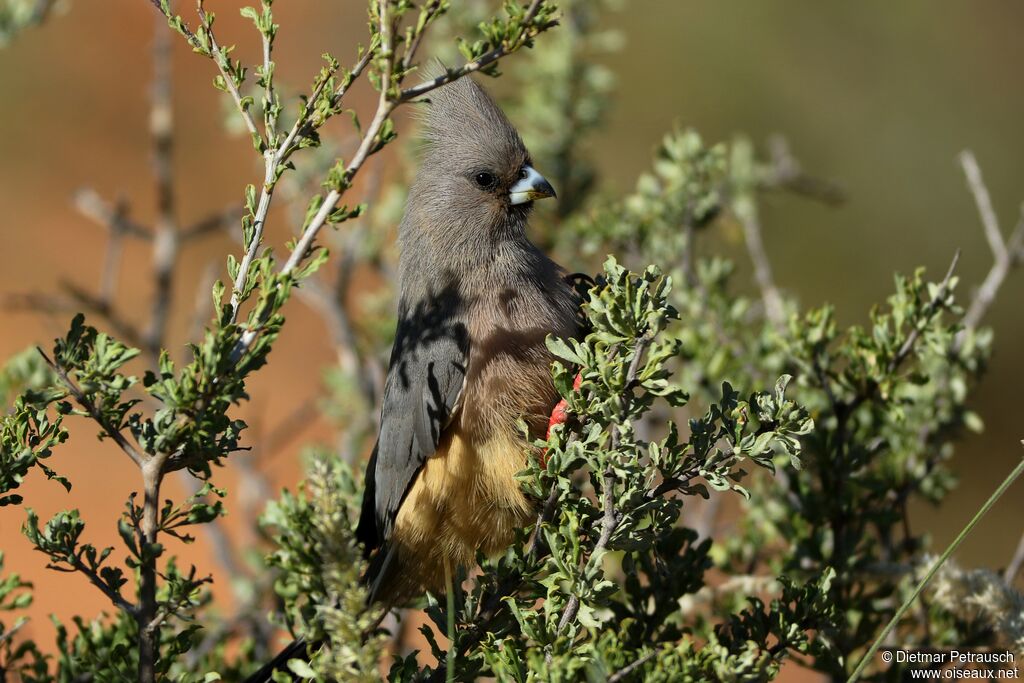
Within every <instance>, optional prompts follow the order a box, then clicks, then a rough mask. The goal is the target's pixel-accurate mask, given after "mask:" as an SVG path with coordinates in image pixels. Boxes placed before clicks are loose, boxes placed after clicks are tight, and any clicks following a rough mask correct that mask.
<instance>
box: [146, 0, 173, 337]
mask: <svg viewBox="0 0 1024 683" xmlns="http://www.w3.org/2000/svg"><path fill="white" fill-rule="evenodd" d="M156 21H157V25H156V27H155V30H154V36H153V83H152V86H151V87H152V92H151V94H150V98H151V99H150V112H149V133H150V138H151V140H152V145H153V178H154V181H155V186H156V231H155V239H154V240H153V271H154V281H155V287H154V292H153V303H152V313H151V317H150V322H149V328H148V330H147V332H146V339H145V341H146V347H147V350H148V351H149V353H150V355H151V356H154V357H155V356H156V355H158V354H159V353H160V347H161V345H162V344H163V343H164V338H165V336H166V334H167V318H168V315H169V313H170V308H171V302H172V296H173V277H174V267H175V265H176V263H177V260H178V245H179V237H178V229H177V224H176V221H175V218H174V174H173V168H172V162H173V159H172V153H173V150H174V109H173V103H172V101H171V34H170V31H167V30H165V28H164V26H163V23H164V22H163V18H162V17H157V18H156Z"/></svg>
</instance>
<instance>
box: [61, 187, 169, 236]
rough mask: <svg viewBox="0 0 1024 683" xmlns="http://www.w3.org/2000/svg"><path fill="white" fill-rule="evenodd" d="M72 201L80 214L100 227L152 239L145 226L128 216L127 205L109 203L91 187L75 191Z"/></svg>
mask: <svg viewBox="0 0 1024 683" xmlns="http://www.w3.org/2000/svg"><path fill="white" fill-rule="evenodd" d="M72 202H73V204H74V206H75V208H76V209H78V212H79V213H80V214H82V215H83V216H85V217H86V218H88V219H90V220H91V221H93V222H94V223H96V224H97V225H100V226H101V227H104V228H106V229H108V230H111V231H113V230H116V231H117V232H120V233H122V234H125V235H130V236H131V237H137V238H139V239H141V240H151V239H153V234H152V233H151V232H150V231H149V230H148V229H147V228H146V227H145V226H142V225H140V224H138V223H135V222H133V221H132V220H130V219H129V218H128V208H127V206H125V205H124V204H122V203H118V204H114V205H111V204H109V203H108V202H106V201H104V200H103V198H102V197H100V195H99V193H97V192H96V190H93V189H92V188H83V189H81V190H78V191H77V192H75V195H74V197H73V199H72Z"/></svg>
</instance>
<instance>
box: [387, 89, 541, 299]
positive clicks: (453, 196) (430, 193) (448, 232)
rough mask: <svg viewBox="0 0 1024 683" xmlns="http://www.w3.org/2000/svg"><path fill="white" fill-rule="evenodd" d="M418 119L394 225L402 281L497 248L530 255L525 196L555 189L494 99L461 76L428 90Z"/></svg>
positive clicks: (465, 263)
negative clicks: (411, 173)
mask: <svg viewBox="0 0 1024 683" xmlns="http://www.w3.org/2000/svg"><path fill="white" fill-rule="evenodd" d="M421 121H422V133H421V137H422V139H423V142H424V146H423V154H422V158H421V161H420V167H419V170H418V172H417V174H416V179H415V181H414V182H413V185H412V188H411V189H410V192H409V198H408V201H407V203H406V209H405V216H404V217H403V219H402V224H401V226H400V229H399V239H400V241H401V247H402V261H403V272H404V273H406V275H405V276H403V282H404V283H405V286H411V283H412V282H413V281H415V279H416V278H421V279H422V278H424V277H426V278H427V279H431V276H429V275H428V273H431V272H436V271H438V270H444V271H447V272H452V273H462V274H465V273H467V272H469V271H473V270H478V268H477V266H478V265H479V264H480V263H483V262H493V261H494V256H493V255H494V254H495V253H496V252H497V251H503V252H507V251H508V250H509V249H510V248H514V249H518V250H520V251H529V252H530V253H531V254H532V253H533V252H534V251H535V247H533V245H531V244H529V241H528V240H527V239H526V235H525V230H526V219H527V217H528V216H529V213H530V209H531V207H532V204H533V200H535V199H539V198H542V197H551V196H554V194H555V192H554V190H553V189H552V187H551V185H550V184H548V182H547V181H546V180H545V179H544V178H543V177H542V176H541V175H540V174H539V173H537V171H535V170H534V169H533V167H532V166H531V163H530V155H529V152H528V151H527V150H526V146H525V145H524V144H523V141H522V139H521V138H520V137H519V134H518V133H517V132H516V129H515V128H514V127H513V126H512V124H511V122H509V120H508V118H506V116H505V114H504V113H503V112H502V111H501V109H500V108H499V107H498V105H497V104H496V103H495V102H494V100H492V99H491V98H490V96H489V95H488V94H487V93H486V92H485V91H484V89H483V88H482V87H480V85H478V84H477V83H476V82H474V81H473V80H471V79H470V78H468V77H463V78H461V79H459V80H457V81H454V82H452V83H448V84H446V85H444V86H441V87H440V88H438V89H436V90H434V91H432V92H431V93H430V102H429V104H428V105H427V106H426V111H425V112H422V113H421ZM406 266H408V267H406Z"/></svg>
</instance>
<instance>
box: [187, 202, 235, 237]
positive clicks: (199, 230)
mask: <svg viewBox="0 0 1024 683" xmlns="http://www.w3.org/2000/svg"><path fill="white" fill-rule="evenodd" d="M241 217H242V210H241V209H240V208H239V207H238V206H236V205H232V206H229V207H226V208H224V209H222V210H221V211H217V212H214V213H211V214H210V215H209V216H206V217H205V218H201V219H199V220H198V221H196V222H195V223H193V224H192V225H190V226H188V227H186V228H184V229H183V230H182V231H181V232H180V233H179V236H180V238H181V241H182V242H190V241H192V240H195V239H199V238H200V237H205V236H206V235H210V234H213V233H217V232H220V231H221V230H223V229H224V228H226V227H228V226H230V225H232V224H234V223H236V222H238V220H239V219H240V218H241Z"/></svg>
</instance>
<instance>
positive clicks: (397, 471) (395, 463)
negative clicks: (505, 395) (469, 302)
mask: <svg viewBox="0 0 1024 683" xmlns="http://www.w3.org/2000/svg"><path fill="white" fill-rule="evenodd" d="M458 308H459V307H458V305H457V303H456V302H454V301H453V300H452V299H451V297H436V298H432V299H431V300H429V301H427V302H421V303H420V304H419V305H417V306H415V307H411V308H410V307H408V306H406V305H404V304H403V305H402V306H400V311H399V324H398V331H397V334H396V335H395V345H394V347H393V349H392V351H391V364H390V366H389V368H388V376H387V381H386V383H385V385H384V401H383V407H382V408H381V420H380V432H379V433H378V436H377V445H376V447H375V448H374V451H373V456H372V457H371V458H370V462H369V464H368V465H367V470H366V490H365V493H364V494H363V507H362V513H361V515H360V519H359V527H358V529H357V530H356V536H357V538H358V539H359V540H360V541H361V542H362V543H363V545H364V548H365V550H366V552H367V554H369V553H370V551H372V550H373V549H374V548H378V547H380V546H383V545H384V544H385V543H386V542H387V540H388V538H389V536H390V535H391V529H392V527H393V525H394V521H395V516H396V515H397V514H398V509H399V507H400V506H401V504H402V501H403V499H404V498H405V495H406V493H408V491H409V488H410V487H411V486H412V483H413V481H414V480H415V478H416V475H417V474H418V473H419V471H420V468H421V467H422V466H423V463H424V462H426V459H427V458H429V457H430V456H431V455H433V454H434V451H435V450H436V449H437V444H438V442H439V441H440V439H441V434H442V433H443V431H444V429H445V427H447V426H448V424H449V422H450V421H451V417H452V415H453V414H454V413H455V411H456V410H457V408H458V403H459V398H460V397H461V395H462V389H463V385H464V384H465V379H466V366H467V362H468V357H469V335H468V333H467V330H466V327H465V324H464V323H463V322H462V321H461V320H459V319H458V318H457V315H456V314H457V311H458Z"/></svg>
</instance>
